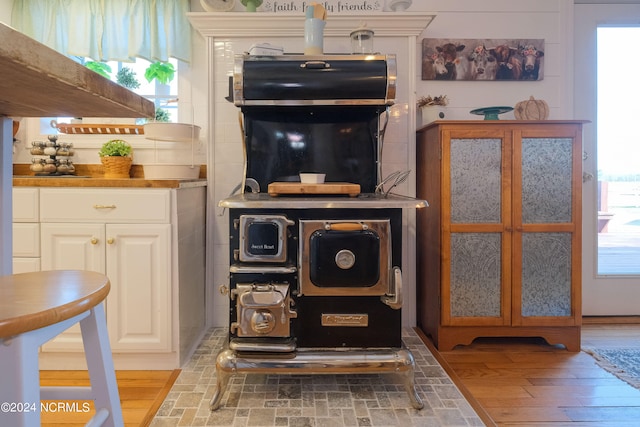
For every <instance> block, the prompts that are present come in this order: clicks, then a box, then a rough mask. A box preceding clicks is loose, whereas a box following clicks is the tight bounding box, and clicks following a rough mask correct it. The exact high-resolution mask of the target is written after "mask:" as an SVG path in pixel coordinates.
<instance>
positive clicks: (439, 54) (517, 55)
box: [422, 38, 544, 81]
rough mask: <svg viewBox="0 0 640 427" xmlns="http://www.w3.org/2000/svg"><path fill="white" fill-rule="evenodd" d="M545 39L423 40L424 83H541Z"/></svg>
mask: <svg viewBox="0 0 640 427" xmlns="http://www.w3.org/2000/svg"><path fill="white" fill-rule="evenodd" d="M543 77H544V39H427V38H425V39H422V80H480V81H486V80H520V81H527V80H529V81H534V80H542V79H543Z"/></svg>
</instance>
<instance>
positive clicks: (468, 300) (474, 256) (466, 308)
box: [450, 233, 501, 317]
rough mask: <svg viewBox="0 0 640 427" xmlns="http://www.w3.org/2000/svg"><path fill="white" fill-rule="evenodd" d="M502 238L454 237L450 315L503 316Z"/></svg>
mask: <svg viewBox="0 0 640 427" xmlns="http://www.w3.org/2000/svg"><path fill="white" fill-rule="evenodd" d="M500 242H501V235H500V234H499V233H452V234H451V289H450V291H451V292H450V295H451V316H452V317H460V316H468V317H477V316H493V317H499V316H500V298H501V292H500V291H501V288H500V281H501V280H500V279H501V277H500V271H501V267H500V265H501V244H500Z"/></svg>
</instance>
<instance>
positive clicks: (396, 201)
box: [218, 193, 429, 209]
mask: <svg viewBox="0 0 640 427" xmlns="http://www.w3.org/2000/svg"><path fill="white" fill-rule="evenodd" d="M218 206H219V207H221V208H231V209H235V208H260V209H316V208H322V209H326V208H332V209H387V208H407V209H410V208H411V209H421V208H426V207H427V206H429V203H427V201H426V200H420V199H416V198H413V197H407V196H401V195H397V194H390V195H388V196H387V197H384V195H380V194H360V195H359V196H358V197H304V196H300V197H282V196H279V197H271V196H269V194H267V193H245V194H236V195H234V196H231V197H227V198H226V199H222V200H220V201H219V202H218Z"/></svg>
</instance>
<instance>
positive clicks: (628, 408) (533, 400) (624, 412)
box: [429, 319, 640, 427]
mask: <svg viewBox="0 0 640 427" xmlns="http://www.w3.org/2000/svg"><path fill="white" fill-rule="evenodd" d="M636 321H637V319H636ZM429 344H430V343H429ZM600 344H602V345H603V346H625V347H630V346H635V347H640V324H633V323H628V324H592V323H591V322H585V324H584V325H583V327H582V346H583V348H584V347H587V346H598V345H600ZM439 356H440V357H441V363H443V365H444V366H445V368H450V370H449V372H448V373H449V375H450V376H452V378H453V379H454V381H456V382H459V385H462V388H463V390H462V391H463V393H468V394H467V398H470V399H471V400H475V401H476V402H477V404H478V405H479V406H477V407H476V409H477V410H478V412H479V413H480V416H481V417H483V420H484V421H485V423H487V425H489V426H491V425H497V426H519V427H522V426H527V427H536V426H552V427H560V426H571V427H578V426H588V427H596V426H597V427H614V426H615V427H623V426H624V427H626V426H629V427H631V426H634V427H635V426H639V425H640V390H637V389H635V388H633V387H631V386H630V385H628V384H627V383H625V382H624V381H622V380H620V379H618V378H616V377H615V376H614V375H612V374H610V373H608V372H606V371H605V370H604V369H602V368H600V367H599V366H598V365H597V364H596V362H595V360H594V359H593V358H592V357H591V356H589V355H588V354H586V353H585V352H579V353H569V352H567V351H566V350H565V349H564V348H563V347H558V346H550V345H548V344H546V343H545V342H544V341H543V340H540V339H495V338H494V339H478V340H476V341H474V342H473V343H472V344H471V345H469V346H458V347H456V348H455V349H454V350H452V351H447V352H442V353H439ZM447 365H448V366H447ZM472 403H474V402H472Z"/></svg>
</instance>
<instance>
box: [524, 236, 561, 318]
mask: <svg viewBox="0 0 640 427" xmlns="http://www.w3.org/2000/svg"><path fill="white" fill-rule="evenodd" d="M522 315H523V316H570V315H571V234H570V233H525V234H523V235H522Z"/></svg>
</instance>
